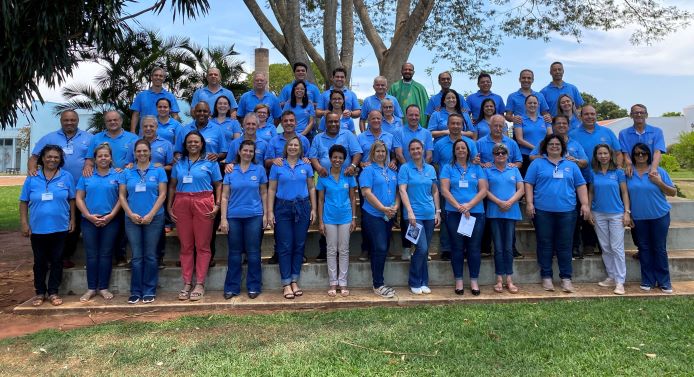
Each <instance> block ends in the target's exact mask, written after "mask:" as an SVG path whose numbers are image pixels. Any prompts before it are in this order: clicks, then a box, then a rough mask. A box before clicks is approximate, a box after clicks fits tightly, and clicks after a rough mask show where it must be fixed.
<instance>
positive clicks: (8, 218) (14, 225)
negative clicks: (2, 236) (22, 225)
mask: <svg viewBox="0 0 694 377" xmlns="http://www.w3.org/2000/svg"><path fill="white" fill-rule="evenodd" d="M20 191H22V186H7V187H0V230H17V229H19V192H20Z"/></svg>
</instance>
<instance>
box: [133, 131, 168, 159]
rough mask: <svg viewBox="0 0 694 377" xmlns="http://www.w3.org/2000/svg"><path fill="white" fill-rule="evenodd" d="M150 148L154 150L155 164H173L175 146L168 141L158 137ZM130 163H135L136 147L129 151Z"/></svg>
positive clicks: (151, 143)
mask: <svg viewBox="0 0 694 377" xmlns="http://www.w3.org/2000/svg"><path fill="white" fill-rule="evenodd" d="M149 145H150V148H151V149H152V157H151V161H152V163H153V164H162V165H169V164H172V163H173V159H174V158H173V148H174V147H173V145H171V143H169V142H168V141H166V140H164V139H162V138H161V137H159V136H157V137H156V138H155V139H154V140H152V141H151V142H150V143H149ZM127 159H128V161H133V162H135V151H134V147H133V148H131V149H130V150H128V157H127Z"/></svg>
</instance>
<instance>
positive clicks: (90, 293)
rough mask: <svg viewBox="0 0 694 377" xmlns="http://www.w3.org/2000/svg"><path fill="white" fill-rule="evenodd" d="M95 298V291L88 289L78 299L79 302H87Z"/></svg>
mask: <svg viewBox="0 0 694 377" xmlns="http://www.w3.org/2000/svg"><path fill="white" fill-rule="evenodd" d="M94 296H96V291H95V290H93V289H88V290H87V292H85V293H84V294H83V295H82V297H80V302H87V301H89V300H91V299H92V298H94Z"/></svg>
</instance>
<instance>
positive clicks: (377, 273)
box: [361, 211, 393, 288]
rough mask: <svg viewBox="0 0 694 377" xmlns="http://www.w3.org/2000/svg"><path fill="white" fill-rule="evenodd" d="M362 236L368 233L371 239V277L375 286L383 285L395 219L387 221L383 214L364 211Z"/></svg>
mask: <svg viewBox="0 0 694 377" xmlns="http://www.w3.org/2000/svg"><path fill="white" fill-rule="evenodd" d="M361 231H362V237H364V234H366V236H367V237H369V240H372V242H370V243H369V246H370V248H371V249H370V250H369V254H371V279H372V280H373V286H374V288H378V287H380V286H382V285H383V270H384V268H385V266H386V256H387V255H388V248H389V247H390V236H391V233H392V231H393V219H391V220H390V221H385V220H384V219H383V216H379V217H376V216H372V215H370V214H369V213H368V212H366V211H364V212H362V215H361Z"/></svg>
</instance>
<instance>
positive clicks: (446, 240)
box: [439, 191, 458, 261]
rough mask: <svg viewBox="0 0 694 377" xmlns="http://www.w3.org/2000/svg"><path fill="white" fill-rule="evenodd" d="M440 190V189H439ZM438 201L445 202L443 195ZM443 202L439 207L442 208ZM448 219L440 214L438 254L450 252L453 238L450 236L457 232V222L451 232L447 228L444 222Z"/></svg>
mask: <svg viewBox="0 0 694 377" xmlns="http://www.w3.org/2000/svg"><path fill="white" fill-rule="evenodd" d="M439 192H440V191H439ZM439 203H446V198H444V197H443V195H440V196H439ZM443 206H444V205H443V204H441V207H442V208H443ZM447 221H448V219H447V218H446V216H445V215H444V214H441V224H440V225H439V255H441V254H443V253H450V252H451V248H452V247H453V240H452V238H453V237H454V235H455V234H457V232H456V231H457V230H458V224H457V223H456V224H455V229H453V232H452V233H451V231H450V230H449V229H448V225H447V224H446V222H447ZM452 260H453V257H451V261H452Z"/></svg>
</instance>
